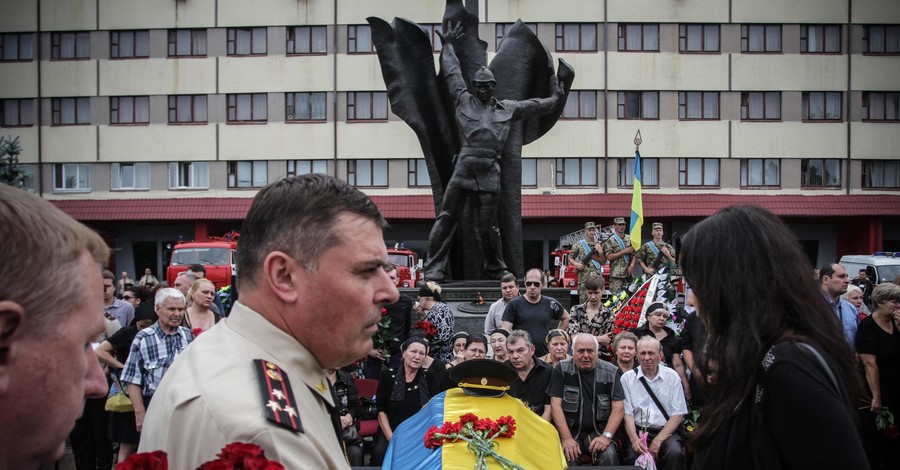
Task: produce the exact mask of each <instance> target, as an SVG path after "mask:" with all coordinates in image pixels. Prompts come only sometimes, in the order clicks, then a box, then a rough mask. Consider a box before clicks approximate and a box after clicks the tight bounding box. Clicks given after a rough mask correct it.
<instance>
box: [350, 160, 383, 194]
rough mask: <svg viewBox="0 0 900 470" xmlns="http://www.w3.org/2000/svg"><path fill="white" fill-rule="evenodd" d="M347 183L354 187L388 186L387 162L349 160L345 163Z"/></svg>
mask: <svg viewBox="0 0 900 470" xmlns="http://www.w3.org/2000/svg"><path fill="white" fill-rule="evenodd" d="M347 182H348V183H350V184H351V185H353V186H356V187H384V188H386V187H387V185H388V161H387V160H350V161H348V162H347Z"/></svg>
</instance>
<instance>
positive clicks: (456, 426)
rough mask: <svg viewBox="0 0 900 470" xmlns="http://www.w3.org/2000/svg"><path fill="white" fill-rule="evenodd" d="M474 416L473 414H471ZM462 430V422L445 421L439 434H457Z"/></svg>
mask: <svg viewBox="0 0 900 470" xmlns="http://www.w3.org/2000/svg"><path fill="white" fill-rule="evenodd" d="M472 416H475V415H472ZM461 430H462V423H451V422H450V421H447V422H445V423H444V425H443V426H441V434H443V435H445V436H446V435H449V434H458V433H459V432H460V431H461Z"/></svg>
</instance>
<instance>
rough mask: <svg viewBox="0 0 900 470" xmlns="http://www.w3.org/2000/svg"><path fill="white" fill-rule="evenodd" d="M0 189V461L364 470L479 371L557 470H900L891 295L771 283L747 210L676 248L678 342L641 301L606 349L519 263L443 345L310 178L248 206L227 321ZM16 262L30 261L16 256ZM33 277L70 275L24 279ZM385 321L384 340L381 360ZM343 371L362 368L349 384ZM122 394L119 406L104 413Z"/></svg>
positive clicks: (799, 259)
mask: <svg viewBox="0 0 900 470" xmlns="http://www.w3.org/2000/svg"><path fill="white" fill-rule="evenodd" d="M0 196H2V197H0V221H2V222H3V223H2V224H0V236H2V238H3V239H4V240H5V241H7V243H10V244H12V245H11V246H13V247H15V250H12V251H13V252H14V253H15V254H11V253H8V251H10V250H4V252H3V254H2V255H0V264H2V265H3V266H4V269H3V271H2V273H0V408H2V409H3V412H2V413H0V428H3V429H4V430H5V431H4V433H0V434H2V435H0V468H34V467H36V466H38V465H40V464H42V463H47V462H52V461H54V460H55V459H58V458H59V456H60V455H61V453H62V450H63V445H64V444H63V443H64V441H65V438H66V437H67V435H68V437H70V438H71V442H72V447H73V452H74V453H75V456H76V462H77V466H78V468H110V466H111V464H112V462H113V461H114V460H116V459H117V460H119V461H121V460H123V459H125V458H127V457H128V455H130V454H132V453H134V452H136V451H142V452H143V451H152V450H157V449H162V450H165V451H166V452H167V453H168V459H169V466H170V467H172V468H195V467H197V466H199V465H200V464H202V463H203V462H205V461H208V460H210V459H212V458H214V456H215V455H216V453H217V452H218V451H219V449H221V448H222V447H224V446H225V444H228V443H230V442H250V443H255V444H257V445H259V446H261V447H262V448H263V449H264V450H265V452H266V455H267V456H268V457H269V458H270V459H273V460H277V461H279V462H281V463H282V464H284V465H285V467H286V468H312V467H315V468H346V467H347V466H348V465H354V466H356V465H363V464H365V463H368V464H371V465H379V464H380V463H381V462H382V459H383V458H384V455H385V451H386V449H387V447H388V446H389V444H390V442H391V439H392V437H393V434H394V431H395V430H396V429H397V428H398V426H400V425H401V423H403V422H404V421H405V420H407V419H409V418H410V417H411V416H413V415H414V414H415V413H416V412H417V411H418V410H420V409H421V408H422V407H423V406H424V405H425V404H426V403H428V402H429V400H430V399H431V398H432V397H433V396H434V395H436V394H438V393H440V392H441V391H444V390H448V389H450V388H454V387H456V386H458V384H457V383H455V381H454V380H453V379H451V377H457V376H458V375H459V374H455V373H454V371H455V370H459V368H460V367H462V366H463V365H464V364H465V363H466V362H467V361H471V360H474V359H484V358H490V359H493V360H494V361H498V362H502V363H504V364H507V365H508V366H509V367H511V368H512V369H514V370H515V371H516V378H515V379H514V380H513V381H512V382H510V383H509V389H508V391H507V393H508V394H509V395H511V396H513V397H516V398H518V399H519V400H521V401H522V403H523V404H525V405H526V407H527V408H528V409H529V410H531V412H533V413H535V415H537V416H539V417H541V418H543V419H545V420H546V421H548V422H549V423H552V425H553V426H555V428H556V429H557V431H558V438H559V445H560V447H561V448H562V450H563V453H564V455H565V458H566V460H567V461H568V464H569V465H570V466H577V465H580V464H590V465H616V464H620V463H625V464H631V463H635V462H638V463H640V462H641V459H650V458H652V459H653V460H654V461H655V464H656V467H657V468H661V469H682V468H689V467H690V468H697V469H708V468H896V467H897V465H900V459H898V452H900V446H898V445H897V443H898V442H897V440H896V439H897V437H898V436H897V432H896V428H895V427H894V428H892V427H890V426H887V427H885V426H883V424H884V419H885V417H886V416H888V413H893V412H896V410H897V407H898V406H900V329H898V328H900V286H898V285H895V284H890V283H887V284H878V285H872V284H871V281H869V282H866V281H867V280H866V279H865V278H862V279H859V278H858V279H856V280H854V281H856V282H851V279H850V275H849V273H847V271H846V270H845V269H844V268H843V267H842V266H841V265H840V264H837V263H829V264H826V265H825V266H822V267H820V268H819V269H818V270H817V275H816V277H815V279H813V278H811V277H810V276H801V275H798V276H796V277H794V278H793V279H792V280H791V281H790V282H780V283H774V284H773V283H771V282H770V281H769V280H770V279H774V278H782V279H783V273H784V272H795V273H803V272H809V270H810V267H809V263H808V261H807V258H806V256H805V254H804V252H803V250H802V249H801V247H800V245H799V242H797V240H796V238H795V237H794V236H793V235H792V234H791V233H790V231H789V229H788V228H787V226H786V225H784V223H783V222H781V221H780V220H779V219H778V218H777V217H776V216H774V215H773V214H771V213H769V212H767V211H764V210H762V209H758V208H755V207H741V206H736V207H732V208H728V209H725V210H723V211H721V212H719V213H717V214H716V215H714V216H712V217H709V218H707V219H706V220H704V221H702V222H700V223H699V224H697V225H696V226H695V227H694V228H692V229H691V230H690V232H688V233H687V234H686V235H685V237H684V238H683V241H682V246H681V253H680V256H679V257H678V262H679V264H680V265H681V267H682V268H683V270H684V275H685V278H686V280H687V281H688V283H689V285H690V287H691V291H690V295H689V297H688V304H689V305H690V306H691V308H692V309H693V310H694V311H693V312H692V313H691V314H690V315H688V316H687V318H686V320H685V322H684V324H683V325H682V328H681V330H680V331H679V332H676V331H675V330H673V329H672V328H671V324H670V320H671V319H670V312H669V310H668V307H666V306H665V305H663V304H650V305H648V306H647V308H646V309H645V310H646V322H645V323H644V324H643V325H642V326H641V327H639V328H636V329H634V330H632V331H625V332H622V333H619V334H617V335H613V334H611V333H610V328H609V325H610V324H609V322H610V315H611V312H610V311H609V309H608V308H607V307H604V306H603V305H601V304H600V300H599V293H600V292H602V291H603V290H604V287H605V286H604V282H603V278H602V277H600V276H598V275H596V274H588V275H586V276H584V280H583V282H582V284H583V285H582V292H583V295H584V301H583V302H582V303H581V304H579V305H576V306H573V307H572V308H571V309H570V310H571V313H570V311H568V310H567V309H566V308H564V307H563V306H562V305H561V304H559V302H557V301H556V300H555V299H553V298H551V297H549V296H546V295H542V289H543V288H544V287H546V286H545V285H544V276H543V272H542V271H541V270H538V269H533V270H529V271H528V272H527V273H526V274H525V277H524V289H525V293H524V295H519V286H518V283H517V282H516V281H517V280H516V279H515V278H512V279H510V278H509V277H504V278H502V279H500V287H501V292H502V298H501V299H499V300H498V301H497V302H496V303H494V304H493V305H492V306H491V312H490V314H489V315H488V317H487V318H486V320H485V325H484V332H480V331H479V332H474V331H473V332H461V331H456V329H455V324H454V318H453V313H452V310H451V309H450V308H449V306H448V305H447V304H446V303H445V302H444V301H443V300H442V296H441V293H442V288H441V286H440V285H438V284H437V283H435V282H426V283H424V284H423V285H422V286H420V290H419V292H418V294H419V295H418V300H417V302H412V299H410V298H408V297H406V296H404V295H400V294H399V293H398V291H397V289H396V287H395V286H396V269H395V268H394V267H392V266H390V265H389V264H388V263H387V261H386V260H387V256H386V250H385V247H384V244H383V243H382V242H381V240H382V231H383V229H384V227H385V223H384V219H383V218H382V217H381V215H380V214H379V212H378V210H377V208H376V207H375V206H374V204H373V203H372V202H371V200H369V199H368V197H366V196H365V195H363V194H362V193H360V192H358V191H357V190H355V189H353V188H352V187H349V186H347V185H346V184H345V183H342V182H340V181H338V180H336V179H333V178H330V177H326V176H322V175H308V176H303V177H295V178H288V179H285V180H282V181H280V182H278V183H274V184H272V185H270V186H269V187H267V188H265V189H264V190H262V191H261V192H260V193H259V194H258V195H257V197H256V198H255V199H254V202H253V204H252V206H251V209H250V211H249V213H248V215H247V221H246V222H245V229H244V230H243V231H242V240H241V243H242V245H241V246H242V248H241V251H240V252H239V254H238V256H239V260H238V261H239V265H240V266H241V272H240V275H241V277H240V279H241V288H242V289H241V299H240V300H239V301H237V302H235V303H234V304H233V306H232V309H231V310H230V311H226V310H225V309H224V308H223V307H222V305H221V302H218V299H217V297H218V296H217V294H216V291H215V286H214V285H213V283H212V282H210V281H209V280H207V279H205V273H204V272H202V267H199V266H196V267H195V266H192V267H190V269H189V270H188V271H186V272H185V273H183V274H181V275H179V276H178V277H177V278H176V279H174V280H173V287H167V286H166V285H165V284H164V283H162V282H159V281H158V280H156V279H155V278H153V276H152V274H151V273H150V272H149V271H145V273H144V276H142V277H141V279H140V281H138V282H137V283H135V282H133V281H131V279H130V277H129V276H128V274H127V273H123V275H122V276H120V277H119V279H116V277H115V276H114V275H113V274H112V273H111V272H109V271H102V270H101V268H100V267H101V266H102V265H104V264H105V263H106V262H107V259H108V256H109V251H108V248H107V247H106V244H105V242H104V241H103V240H102V239H101V238H100V237H99V236H98V235H97V234H96V233H94V232H92V231H91V230H89V229H87V228H86V227H84V226H83V225H81V224H79V223H77V222H75V221H74V220H72V219H70V218H69V217H67V216H65V215H64V214H63V213H62V212H60V211H59V210H58V209H56V208H54V207H53V206H52V205H50V204H49V203H47V202H46V201H43V200H41V199H39V198H37V197H35V196H33V195H30V194H27V193H24V192H21V191H15V190H10V189H6V188H3V187H0ZM323 208H327V210H323ZM11 221H15V223H12V222H11ZM310 227H315V228H318V229H317V230H310ZM656 229H657V227H656V226H655V225H654V231H655V230H656ZM660 231H661V230H660ZM351 234H352V235H351ZM623 235H624V234H622V233H618V231H617V235H616V236H617V238H614V239H613V242H614V243H615V244H617V243H618V241H617V239H619V240H623V241H624V240H627V237H625V236H623ZM655 235H656V234H655ZM657 238H660V237H657V236H654V242H653V243H655V241H656V239H657ZM326 241H327V242H326ZM592 241H594V240H592ZM594 242H595V241H594ZM597 245H600V244H599V243H596V242H595V243H594V246H593V248H594V249H596V248H597ZM351 248H352V249H351ZM584 248H585V251H586V253H585V258H583V260H584V261H583V262H581V264H582V266H583V267H585V266H590V264H591V259H590V257H589V256H588V255H589V254H590V252H591V248H592V246H591V244H590V243H587V244H586V246H585V247H584ZM599 248H601V250H598V252H599V253H600V254H601V256H606V257H607V258H609V257H610V255H611V254H613V253H614V252H615V253H621V255H620V256H619V257H617V258H618V259H623V258H624V257H625V255H632V257H631V259H630V260H629V261H628V264H627V265H625V266H624V268H623V269H625V274H626V276H631V275H632V274H633V273H632V272H631V267H632V264H631V263H633V262H634V256H636V255H634V253H631V252H628V253H625V252H626V251H627V250H626V249H621V250H618V251H616V246H615V245H613V246H600V247H599ZM619 248H621V246H620V247H619ZM657 249H659V248H657ZM22 253H25V254H27V257H28V259H29V262H27V263H23V262H22V261H21V260H20V259H14V258H12V257H11V256H19V255H20V254H22ZM709 253H716V254H717V255H716V256H709ZM591 256H596V254H594V255H591ZM657 256H659V255H657ZM662 256H666V257H668V256H674V249H671V248H666V250H665V252H662ZM609 259H612V258H609ZM638 261H640V262H641V263H642V264H644V265H646V262H647V261H649V258H648V259H646V260H644V257H643V256H642V258H641V260H638ZM33 265H46V266H54V267H55V269H53V270H51V271H52V274H51V276H54V278H53V279H50V281H54V279H55V277H59V279H63V280H67V281H66V282H50V283H43V284H41V283H38V282H37V280H36V278H35V276H34V275H33V274H34V273H33V270H31V269H30V267H31V266H33ZM322 266H328V269H320V267H322ZM620 267H621V266H620ZM647 267H648V268H650V269H653V266H652V265H651V266H647ZM616 272H617V273H618V272H619V271H616ZM749 273H752V275H750V274H749ZM151 278H152V281H153V282H151ZM39 284H40V285H47V286H53V288H50V289H44V288H41V287H39ZM36 286H38V287H36ZM867 292H868V295H867ZM335 298H340V299H341V300H342V302H334V299H335ZM60 305H66V306H67V308H66V309H60V308H59V306H60ZM60 310H64V311H65V314H62V313H61V312H60ZM101 313H102V314H101ZM383 316H390V317H391V319H392V324H393V326H392V335H393V336H394V337H395V338H396V340H397V341H396V343H397V344H395V345H390V347H389V348H388V349H386V350H376V349H375V348H374V347H373V343H372V340H371V337H372V335H373V333H374V332H375V331H376V330H377V328H378V324H379V322H380V321H381V319H382V318H383ZM323 318H327V319H328V321H327V322H325V321H322V319H323ZM554 327H555V328H554ZM359 358H364V359H365V360H364V362H365V365H366V366H368V367H347V365H348V364H351V363H354V361H357V360H359ZM101 365H102V367H103V368H102V369H101ZM366 375H368V376H369V377H370V378H376V379H377V380H378V386H377V392H376V393H375V411H374V413H375V419H376V420H377V422H378V431H377V433H376V435H375V436H374V439H373V441H372V442H371V444H369V445H366V446H364V445H363V439H362V437H361V436H360V435H359V433H358V431H357V429H356V425H357V423H358V421H359V420H360V419H361V418H362V417H363V415H364V413H365V410H364V408H363V406H362V399H363V398H365V399H368V398H370V397H360V396H359V393H358V391H357V390H356V384H355V382H356V381H355V380H354V379H355V378H359V377H361V376H366ZM111 390H113V392H111ZM121 390H124V391H125V392H127V395H128V397H129V398H130V401H131V403H132V406H133V410H132V411H130V412H119V411H116V412H109V413H107V412H106V411H105V409H104V404H105V403H106V401H107V399H108V398H109V397H110V396H111V394H113V393H118V392H117V391H121ZM48 403H51V404H52V405H47V404H48ZM861 403H862V404H864V405H861ZM693 410H699V414H697V413H696V411H693ZM688 415H691V416H692V417H691V422H692V426H691V429H687V427H686V426H685V423H686V420H685V418H686V417H687V416H688ZM877 423H881V425H879V424H877ZM879 426H881V427H883V428H885V429H878V427H879ZM694 428H695V429H694ZM689 431H693V432H689ZM188 437H190V438H188ZM114 449H118V455H117V456H114V455H113V452H114ZM366 453H368V454H369V455H370V456H369V459H368V461H367V460H366V458H365V454H366Z"/></svg>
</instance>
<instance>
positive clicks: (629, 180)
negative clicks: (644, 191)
mask: <svg viewBox="0 0 900 470" xmlns="http://www.w3.org/2000/svg"><path fill="white" fill-rule="evenodd" d="M618 160H619V187H620V188H633V187H634V158H620V159H618ZM641 187H642V188H648V187H649V188H652V187H657V188H658V187H659V159H658V158H643V157H641Z"/></svg>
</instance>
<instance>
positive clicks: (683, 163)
mask: <svg viewBox="0 0 900 470" xmlns="http://www.w3.org/2000/svg"><path fill="white" fill-rule="evenodd" d="M678 186H681V187H708V188H709V187H712V188H717V187H719V159H718V158H679V159H678Z"/></svg>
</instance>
